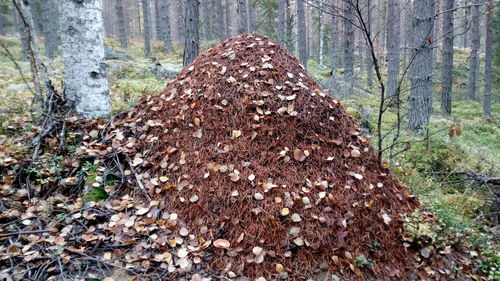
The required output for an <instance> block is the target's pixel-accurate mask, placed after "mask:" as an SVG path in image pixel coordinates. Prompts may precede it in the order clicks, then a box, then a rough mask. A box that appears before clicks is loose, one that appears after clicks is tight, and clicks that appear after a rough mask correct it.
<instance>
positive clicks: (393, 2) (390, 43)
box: [387, 0, 401, 102]
mask: <svg viewBox="0 0 500 281" xmlns="http://www.w3.org/2000/svg"><path fill="white" fill-rule="evenodd" d="M399 1H400V0H389V1H388V15H387V51H388V56H389V63H388V66H387V68H388V69H387V96H388V97H390V98H392V97H394V96H396V95H397V94H398V93H397V92H396V91H397V90H398V80H399V59H400V50H399V48H400V46H399V33H400V16H399V15H400V12H401V10H400V6H399ZM396 102H397V101H396Z"/></svg>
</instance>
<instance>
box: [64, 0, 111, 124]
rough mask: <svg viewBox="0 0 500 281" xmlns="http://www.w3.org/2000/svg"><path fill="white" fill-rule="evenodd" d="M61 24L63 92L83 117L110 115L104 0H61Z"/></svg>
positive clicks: (69, 102) (71, 105) (71, 106)
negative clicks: (105, 50) (105, 59)
mask: <svg viewBox="0 0 500 281" xmlns="http://www.w3.org/2000/svg"><path fill="white" fill-rule="evenodd" d="M61 26H62V27H63V29H62V33H61V35H62V36H61V37H62V38H61V39H62V42H61V43H62V44H61V50H62V57H63V63H64V85H65V86H64V93H65V97H66V100H67V103H68V105H69V106H70V108H73V109H74V110H75V111H76V112H77V113H78V114H80V115H82V116H84V117H89V118H94V117H102V116H105V115H107V114H109V113H110V112H111V107H110V102H109V89H108V80H107V77H106V65H105V64H104V26H103V20H102V1H101V0H83V1H82V0H80V1H73V0H72V1H61ZM75 50H78V51H75Z"/></svg>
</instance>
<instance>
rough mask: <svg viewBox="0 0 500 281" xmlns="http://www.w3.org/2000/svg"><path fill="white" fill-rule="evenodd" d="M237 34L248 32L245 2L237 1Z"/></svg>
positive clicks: (243, 0) (244, 0)
mask: <svg viewBox="0 0 500 281" xmlns="http://www.w3.org/2000/svg"><path fill="white" fill-rule="evenodd" d="M237 11H238V33H239V34H241V33H245V32H248V15H247V1H246V0H237Z"/></svg>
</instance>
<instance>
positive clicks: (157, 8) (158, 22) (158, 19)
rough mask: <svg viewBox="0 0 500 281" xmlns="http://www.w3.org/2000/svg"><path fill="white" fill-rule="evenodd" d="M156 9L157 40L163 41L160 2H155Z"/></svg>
mask: <svg viewBox="0 0 500 281" xmlns="http://www.w3.org/2000/svg"><path fill="white" fill-rule="evenodd" d="M154 4H155V5H154V8H155V31H156V40H158V41H163V32H161V23H160V22H161V20H160V0H154Z"/></svg>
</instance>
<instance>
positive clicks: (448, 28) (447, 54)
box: [441, 0, 455, 115]
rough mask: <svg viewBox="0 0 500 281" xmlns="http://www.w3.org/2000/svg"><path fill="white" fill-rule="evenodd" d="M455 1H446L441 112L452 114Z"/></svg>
mask: <svg viewBox="0 0 500 281" xmlns="http://www.w3.org/2000/svg"><path fill="white" fill-rule="evenodd" d="M454 2H455V0H445V2H444V10H445V11H448V12H446V13H444V15H443V33H444V42H443V63H442V67H441V83H442V87H441V111H442V112H443V113H444V114H447V115H449V114H451V97H452V90H453V88H452V87H453V39H454V34H453V29H454V27H453V6H454V4H455V3H454Z"/></svg>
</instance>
